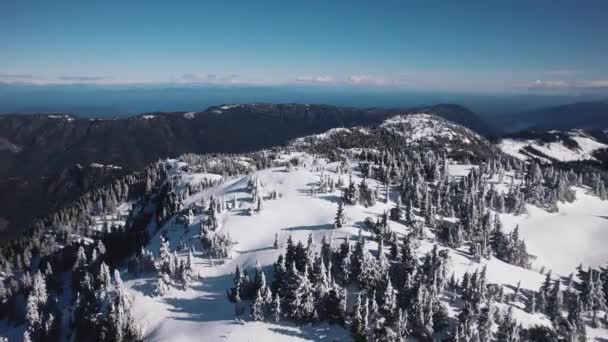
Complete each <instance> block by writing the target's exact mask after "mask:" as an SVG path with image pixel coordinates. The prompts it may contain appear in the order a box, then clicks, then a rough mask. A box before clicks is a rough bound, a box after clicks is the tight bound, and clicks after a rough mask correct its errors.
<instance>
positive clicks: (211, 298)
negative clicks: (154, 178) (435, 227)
mask: <svg viewBox="0 0 608 342" xmlns="http://www.w3.org/2000/svg"><path fill="white" fill-rule="evenodd" d="M281 158H282V159H284V160H293V159H294V158H295V159H297V160H299V165H300V166H298V167H295V168H294V169H293V170H291V171H289V170H287V169H286V168H284V167H277V168H270V169H265V170H261V171H257V172H255V173H253V174H251V175H247V176H240V177H236V178H233V179H229V180H225V181H224V182H223V183H221V184H220V185H218V186H216V187H213V188H211V189H207V190H204V191H202V192H199V193H196V194H193V195H191V196H189V197H187V198H186V199H185V201H184V204H185V205H193V204H195V203H200V201H202V200H203V199H209V198H210V197H211V196H214V197H215V198H221V199H223V200H226V201H234V200H236V203H237V206H236V207H235V208H233V209H230V210H227V211H225V212H223V213H222V214H220V216H219V220H220V231H221V232H223V233H229V234H230V236H231V238H232V240H233V241H234V242H235V244H234V245H233V247H232V249H231V253H230V257H229V258H227V259H225V260H212V259H209V258H203V257H200V255H199V254H198V253H197V252H195V253H194V264H195V270H196V274H198V276H199V278H198V279H197V280H195V282H194V284H192V285H191V286H189V287H188V288H187V289H185V290H183V289H180V288H172V289H171V290H170V291H169V293H168V294H167V295H165V296H164V297H158V296H154V295H153V289H154V284H155V281H156V279H155V278H133V279H131V280H129V281H127V284H128V286H129V287H130V291H131V294H132V295H133V297H134V304H135V310H136V316H137V317H138V318H139V319H140V320H141V322H142V323H143V324H144V327H145V335H146V338H147V339H149V340H150V341H166V340H171V341H199V340H201V338H203V339H204V340H205V341H251V340H252V338H255V339H256V340H257V339H260V340H265V341H303V340H308V341H334V340H341V341H343V340H351V336H350V333H349V332H348V331H346V330H344V329H343V328H341V327H340V326H338V325H333V326H330V325H327V324H326V323H323V324H317V325H304V326H295V325H292V324H291V323H285V322H281V323H280V324H274V323H268V322H252V321H248V320H247V318H246V317H245V320H247V321H246V322H245V321H243V320H241V319H240V318H235V313H234V306H233V304H232V303H230V302H229V301H228V299H227V297H226V289H228V288H229V287H231V286H232V281H233V272H234V270H235V268H236V266H237V265H239V266H241V267H243V268H245V269H250V270H251V269H252V268H253V267H254V266H255V265H256V263H257V262H259V263H260V264H261V266H262V267H263V268H264V269H265V270H267V271H269V267H271V265H272V263H273V262H274V261H275V260H276V258H277V256H278V255H279V254H280V253H282V252H283V250H284V245H285V241H286V239H287V238H288V237H289V236H292V238H293V239H294V241H306V239H308V237H309V236H312V238H313V241H314V243H315V245H316V246H317V248H318V246H320V242H321V239H322V238H323V236H330V237H331V243H332V245H333V246H334V247H337V246H338V245H339V244H340V243H342V242H343V241H344V239H345V238H349V237H350V238H354V237H355V236H356V235H357V234H358V232H359V227H360V225H361V223H362V222H363V220H364V219H365V218H366V217H373V218H375V217H378V216H379V215H381V214H382V213H383V212H384V211H387V210H389V209H390V208H391V207H393V206H394V201H395V200H396V197H397V194H396V193H392V192H391V195H390V199H389V201H388V203H383V202H382V200H379V201H378V202H377V203H376V205H374V206H372V207H369V208H365V207H362V206H360V205H355V206H348V207H346V218H347V224H346V226H345V227H343V228H339V229H334V228H333V225H332V223H333V221H334V217H335V213H336V207H337V205H336V202H337V201H338V199H339V196H340V194H339V192H338V191H335V192H333V193H332V192H329V193H324V194H318V195H314V196H311V195H310V194H309V189H310V188H311V185H313V184H317V183H318V182H319V179H320V178H321V177H324V176H330V177H334V178H336V179H337V178H339V177H341V178H342V179H343V181H347V178H348V176H347V175H344V174H340V173H338V172H337V164H336V163H328V162H327V160H324V159H316V158H313V157H312V156H310V155H308V154H306V153H291V154H285V155H283V156H282V157H281ZM182 165H183V164H182ZM353 166H354V165H353ZM472 168H474V166H472V165H450V166H449V167H448V170H449V172H450V174H452V175H453V176H454V177H462V176H465V175H466V174H467V173H468V172H469V171H470V170H471V169H472ZM177 177H178V178H177V179H178V185H179V184H182V186H183V185H185V184H186V183H191V182H196V181H198V180H200V179H201V178H203V177H213V176H211V175H196V174H194V175H193V174H190V173H188V172H185V171H179V168H178V171H177ZM215 177H216V179H218V178H217V177H219V176H215ZM254 178H255V179H258V180H259V182H260V184H263V188H262V195H263V196H265V197H266V196H268V195H269V194H270V193H271V192H273V191H278V193H279V194H280V197H279V198H278V199H276V200H267V201H265V203H264V210H263V211H262V212H261V213H259V214H254V215H251V216H250V215H248V214H247V213H248V209H249V207H251V206H252V205H253V204H252V203H251V202H250V194H249V193H248V192H247V184H248V183H249V180H251V179H254ZM506 179H508V177H506ZM506 179H505V183H506ZM360 180H361V178H359V175H358V174H357V173H355V174H354V181H355V182H359V181H360ZM369 182H370V185H371V186H372V187H382V185H381V184H378V183H376V182H375V181H373V180H369ZM497 186H498V184H497ZM579 192H580V194H579V195H580V196H581V199H580V201H577V202H575V203H573V204H571V205H564V206H563V209H564V210H563V211H560V213H559V214H555V215H554V214H548V213H545V212H543V211H542V210H540V209H535V208H530V213H529V214H528V215H527V216H523V217H513V216H509V215H503V216H502V217H501V219H502V220H503V223H504V225H505V228H507V229H512V228H513V227H514V225H515V224H520V231H521V234H522V235H523V236H524V237H525V238H526V242H527V243H528V244H529V245H530V249H531V251H532V252H533V253H535V254H536V255H537V256H538V259H537V260H536V261H535V263H534V265H535V267H533V269H532V270H527V269H523V268H520V267H517V266H513V265H510V264H507V263H505V262H502V261H500V260H498V259H496V258H492V259H490V260H485V259H482V261H481V262H479V263H478V262H476V261H474V260H472V259H471V258H470V256H469V254H468V251H467V249H466V248H464V247H463V248H461V249H457V250H455V249H451V248H447V247H440V249H441V250H448V253H449V269H450V272H453V273H454V274H455V275H456V277H461V276H462V275H463V274H464V273H465V272H467V271H469V272H473V271H475V270H477V269H481V268H482V267H483V266H487V277H488V281H489V282H490V283H494V284H501V285H506V287H505V291H506V293H510V292H512V289H514V288H515V287H516V286H518V282H521V283H520V286H521V289H523V290H537V289H538V288H539V286H540V285H541V283H542V281H543V279H544V275H543V274H540V273H538V272H537V270H538V267H537V265H546V266H547V267H548V268H551V269H553V270H555V271H558V272H560V273H561V272H563V274H565V273H567V272H569V271H572V270H573V268H572V267H573V266H576V264H578V263H579V262H584V263H585V264H590V265H593V266H595V265H598V264H601V263H602V262H603V261H605V260H607V259H608V250H606V249H601V248H598V247H600V244H601V243H605V242H606V241H608V236H607V235H606V232H608V221H605V219H603V218H595V217H594V215H597V214H598V213H601V212H602V211H603V210H604V209H606V208H607V207H608V204H607V203H606V202H601V201H599V200H597V199H596V198H590V197H588V196H586V195H584V193H582V192H583V190H580V191H579ZM598 202H599V203H598ZM560 209H561V208H560ZM201 219H203V215H196V216H194V219H193V222H192V224H191V225H190V226H189V227H190V229H189V230H186V229H184V227H182V226H181V225H177V224H175V223H174V219H173V220H170V221H169V222H168V223H167V224H165V225H164V226H163V227H162V229H161V231H160V232H159V234H157V235H156V236H155V237H154V238H153V239H152V241H151V242H150V244H149V246H148V248H149V249H150V250H151V251H153V252H155V253H156V251H158V249H159V244H160V234H161V233H163V234H165V235H166V236H167V237H168V238H169V241H170V243H171V245H172V246H173V248H175V244H176V242H177V241H179V240H183V241H186V242H187V243H188V244H191V245H192V246H194V248H195V250H197V251H198V250H200V245H199V243H200V242H199V237H198V231H199V229H198V226H199V222H200V220H201ZM581 220H586V221H584V222H583V221H581ZM602 220H603V221H605V222H606V223H603V224H602ZM557 222H562V224H560V225H558V224H557ZM574 222H579V225H578V226H576V225H573V223H574ZM569 223H570V224H569ZM571 224H572V225H571ZM390 227H391V229H392V230H393V231H395V232H397V234H400V235H402V234H405V233H407V232H409V228H407V227H406V226H404V225H402V224H401V223H399V222H393V221H391V223H390ZM275 234H277V235H278V239H279V245H280V246H279V249H274V248H273V242H274V238H275ZM364 234H367V233H364ZM427 234H428V237H429V238H426V239H424V240H422V241H420V246H419V247H418V249H417V253H418V255H419V256H422V255H423V254H424V253H426V252H428V251H430V250H431V249H432V248H433V246H434V245H435V242H433V239H432V237H433V236H434V233H433V232H431V231H429V230H427ZM573 236H577V237H578V238H579V239H580V241H579V242H588V241H591V240H595V241H597V246H596V245H592V246H586V245H584V244H581V245H575V246H572V245H570V246H569V248H570V249H568V250H567V255H568V257H563V258H560V255H563V254H564V249H563V248H562V247H563V246H562V245H563V244H564V242H565V241H567V240H568V239H570V238H572V237H573ZM556 237H557V239H556ZM366 247H367V248H369V249H370V250H376V249H377V248H378V245H377V243H375V242H373V241H370V242H368V243H367V245H366ZM589 247H591V248H589ZM178 255H179V256H180V257H182V258H184V257H185V256H186V252H184V251H182V252H178ZM570 256H571V258H570ZM349 300H354V297H353V294H351V298H349ZM518 305H521V304H516V303H513V306H514V307H515V310H514V317H515V318H516V319H517V321H519V322H520V323H521V324H522V325H523V326H524V327H531V326H534V325H550V324H551V323H550V322H549V320H548V319H547V318H546V317H545V316H544V315H541V314H534V315H532V314H529V313H528V312H526V311H525V310H524V308H523V307H520V306H518ZM497 307H498V308H499V309H500V310H506V309H507V308H508V307H509V305H507V304H503V303H499V304H497ZM448 309H449V314H450V315H451V316H453V317H454V316H455V315H457V314H458V312H459V310H458V309H456V308H454V307H451V306H450V305H449V304H448ZM602 334H604V335H602ZM590 335H591V336H596V335H597V336H608V335H606V332H605V331H602V330H597V331H595V330H594V331H592V332H591V333H590Z"/></svg>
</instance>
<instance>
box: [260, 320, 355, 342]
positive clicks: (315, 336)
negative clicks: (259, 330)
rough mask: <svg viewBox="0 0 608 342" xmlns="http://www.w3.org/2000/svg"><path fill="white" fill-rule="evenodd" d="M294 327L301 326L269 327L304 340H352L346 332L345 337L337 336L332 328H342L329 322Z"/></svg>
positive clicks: (276, 331) (273, 330)
mask: <svg viewBox="0 0 608 342" xmlns="http://www.w3.org/2000/svg"><path fill="white" fill-rule="evenodd" d="M290 325H291V324H290ZM293 327H294V328H299V329H297V330H296V329H293V330H292V329H288V328H283V327H279V326H277V327H272V328H269V330H270V331H272V332H275V333H278V334H281V335H285V336H290V337H296V338H301V339H304V340H311V341H342V340H345V341H346V340H350V338H348V337H347V336H348V334H347V333H345V335H344V336H343V337H344V338H342V337H340V336H336V333H335V332H332V331H331V330H337V329H339V328H340V326H338V325H335V326H333V327H331V326H329V325H327V324H322V325H303V326H295V325H294V326H293Z"/></svg>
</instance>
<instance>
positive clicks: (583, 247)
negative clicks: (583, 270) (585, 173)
mask: <svg viewBox="0 0 608 342" xmlns="http://www.w3.org/2000/svg"><path fill="white" fill-rule="evenodd" d="M576 198H577V200H576V201H575V202H574V203H558V207H559V212H557V213H548V212H546V211H544V210H542V209H539V208H537V207H534V206H531V205H528V206H527V208H528V213H527V214H525V215H521V216H514V215H508V214H504V215H501V220H502V222H503V223H504V226H505V228H506V229H512V228H513V227H515V226H516V225H519V232H520V234H521V236H523V238H524V240H525V241H526V245H527V246H528V252H529V253H530V254H533V255H535V256H536V257H537V259H536V260H535V261H534V263H533V265H534V268H536V269H540V268H541V267H542V266H545V268H546V269H547V270H553V271H554V272H557V273H558V274H560V275H563V276H567V275H568V274H570V273H571V272H574V271H575V268H576V267H577V266H578V265H579V264H583V265H584V266H585V267H587V266H592V267H597V266H605V265H606V263H607V262H608V248H607V247H606V246H607V243H608V201H602V200H600V199H599V198H598V197H596V196H591V195H588V194H587V193H586V190H585V189H581V188H577V189H576Z"/></svg>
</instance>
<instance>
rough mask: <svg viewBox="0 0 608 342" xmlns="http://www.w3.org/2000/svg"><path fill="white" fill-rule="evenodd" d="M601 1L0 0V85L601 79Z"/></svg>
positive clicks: (564, 85)
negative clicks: (0, 83)
mask: <svg viewBox="0 0 608 342" xmlns="http://www.w3.org/2000/svg"><path fill="white" fill-rule="evenodd" d="M607 16H608V1H542V0H538V1H405V0H400V1H380V0H379V1H369V0H366V1H356V0H349V1H327V0H325V1H316V0H309V1H291V0H282V1H230V0H225V1H203V0H196V1H137V0H133V1H124V0H120V1H115V0H105V1H62V0H55V1H48V0H44V1H34V0H32V1H23V0H17V1H12V0H10V1H9V0H0V82H4V83H33V84H55V83H57V84H80V83H91V84H104V85H109V84H165V83H166V84H175V83H177V84H217V85H234V84H238V85H243V84H251V85H308V86H315V87H368V88H381V89H391V90H393V89H419V90H431V91H457V92H482V93H483V92H491V93H526V92H540V93H543V92H547V93H551V92H556V93H562V92H564V93H568V92H586V91H602V90H608V43H606V39H607V38H606V37H608V23H607V21H606V18H607Z"/></svg>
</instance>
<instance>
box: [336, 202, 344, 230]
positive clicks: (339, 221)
mask: <svg viewBox="0 0 608 342" xmlns="http://www.w3.org/2000/svg"><path fill="white" fill-rule="evenodd" d="M345 224H346V216H345V215H344V205H343V204H342V201H340V202H338V212H337V213H336V219H335V221H334V228H342V227H343V226H344V225H345Z"/></svg>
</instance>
